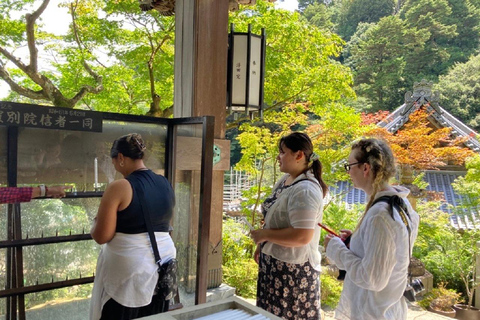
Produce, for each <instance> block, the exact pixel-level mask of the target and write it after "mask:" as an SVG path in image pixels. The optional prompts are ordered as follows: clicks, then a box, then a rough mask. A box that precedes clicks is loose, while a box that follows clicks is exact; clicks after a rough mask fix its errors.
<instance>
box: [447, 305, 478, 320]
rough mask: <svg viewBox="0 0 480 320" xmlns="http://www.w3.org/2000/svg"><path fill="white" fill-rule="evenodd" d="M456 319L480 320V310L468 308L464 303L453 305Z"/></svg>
mask: <svg viewBox="0 0 480 320" xmlns="http://www.w3.org/2000/svg"><path fill="white" fill-rule="evenodd" d="M453 309H454V310H455V319H459V320H480V310H479V309H477V308H474V307H471V308H468V307H467V306H466V305H464V304H455V305H453Z"/></svg>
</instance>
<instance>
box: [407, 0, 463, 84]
mask: <svg viewBox="0 0 480 320" xmlns="http://www.w3.org/2000/svg"><path fill="white" fill-rule="evenodd" d="M451 14H452V9H451V7H450V6H449V4H448V1H447V0H408V1H407V2H406V3H405V5H404V6H403V9H402V12H401V17H402V18H403V19H404V20H405V22H406V25H407V27H408V28H410V29H412V28H415V29H417V30H418V31H419V33H420V34H422V36H423V37H426V38H427V39H426V40H424V42H425V45H424V47H423V50H421V51H412V52H410V53H409V54H408V55H406V56H405V60H406V62H407V68H406V71H407V74H408V76H409V77H410V79H409V83H413V81H419V80H420V79H423V78H426V79H429V80H436V78H437V77H438V75H439V74H440V73H442V72H443V71H444V63H445V62H446V61H448V59H449V58H450V54H449V52H448V50H447V48H446V47H445V46H441V45H440V44H442V43H445V42H447V41H451V40H452V39H453V38H454V37H455V36H457V35H458V33H457V31H456V29H457V26H456V25H455V24H452V22H451V21H450V20H449V17H450V15H451Z"/></svg>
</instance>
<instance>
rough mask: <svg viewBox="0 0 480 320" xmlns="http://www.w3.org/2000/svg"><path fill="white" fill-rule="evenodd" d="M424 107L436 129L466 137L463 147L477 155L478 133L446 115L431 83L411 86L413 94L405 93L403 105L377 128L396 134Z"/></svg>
mask: <svg viewBox="0 0 480 320" xmlns="http://www.w3.org/2000/svg"><path fill="white" fill-rule="evenodd" d="M422 106H424V107H426V110H427V112H428V113H429V114H430V115H429V117H428V119H429V120H430V122H432V123H434V124H435V125H436V126H438V127H442V128H451V129H452V131H451V134H452V135H453V136H454V137H468V140H467V141H465V143H464V144H465V146H467V147H468V148H470V149H471V150H473V151H475V152H477V153H479V152H480V142H479V141H478V140H477V139H476V138H475V137H476V136H477V135H478V133H477V132H475V131H474V130H472V129H470V128H469V127H468V126H467V125H465V124H464V123H462V122H461V121H460V120H458V119H457V118H455V117H454V116H453V115H451V114H450V113H448V112H447V111H446V110H445V109H443V108H442V107H441V106H440V105H439V93H438V92H432V83H431V82H427V81H425V80H422V81H421V82H416V83H415V84H414V86H413V93H412V92H410V91H408V92H407V93H405V103H404V104H403V105H401V106H400V107H398V108H397V109H396V110H395V111H393V112H392V113H391V114H390V115H389V116H388V117H387V118H385V119H384V120H382V121H381V122H379V123H378V126H380V127H382V128H385V129H387V130H388V131H390V132H391V133H395V132H397V131H398V130H399V129H400V128H401V127H403V125H404V124H405V123H406V122H407V121H408V119H409V117H410V115H411V114H412V113H413V112H415V111H416V110H418V109H419V108H420V107H422Z"/></svg>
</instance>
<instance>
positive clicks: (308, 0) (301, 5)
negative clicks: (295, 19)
mask: <svg viewBox="0 0 480 320" xmlns="http://www.w3.org/2000/svg"><path fill="white" fill-rule="evenodd" d="M322 3H324V2H323V1H322V0H298V10H300V11H304V10H305V9H306V8H308V7H309V6H311V5H316V4H322Z"/></svg>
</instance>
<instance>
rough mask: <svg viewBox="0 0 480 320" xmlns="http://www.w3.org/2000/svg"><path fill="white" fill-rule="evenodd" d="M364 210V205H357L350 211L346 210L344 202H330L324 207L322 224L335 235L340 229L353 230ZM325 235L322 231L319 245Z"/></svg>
mask: <svg viewBox="0 0 480 320" xmlns="http://www.w3.org/2000/svg"><path fill="white" fill-rule="evenodd" d="M364 209H365V206H364V205H358V206H354V207H353V208H352V209H348V208H347V207H346V206H345V203H344V202H336V201H330V202H329V203H328V205H326V206H325V210H324V212H323V219H322V223H323V224H324V225H326V226H327V227H329V228H330V229H332V230H334V231H336V232H337V233H338V232H339V231H340V230H341V229H348V230H355V227H356V225H357V223H358V219H359V218H360V216H361V215H362V213H363V211H364ZM326 234H327V232H326V231H324V230H322V238H321V241H320V243H323V239H324V238H325V235H326Z"/></svg>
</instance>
